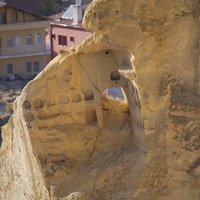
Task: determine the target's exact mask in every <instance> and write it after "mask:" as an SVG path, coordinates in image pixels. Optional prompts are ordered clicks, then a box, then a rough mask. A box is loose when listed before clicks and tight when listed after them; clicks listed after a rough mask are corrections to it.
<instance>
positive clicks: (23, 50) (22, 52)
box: [0, 45, 51, 58]
mask: <svg viewBox="0 0 200 200" xmlns="http://www.w3.org/2000/svg"><path fill="white" fill-rule="evenodd" d="M50 53H51V48H50V45H30V46H22V47H9V48H1V49H0V58H7V57H21V56H29V55H45V54H50Z"/></svg>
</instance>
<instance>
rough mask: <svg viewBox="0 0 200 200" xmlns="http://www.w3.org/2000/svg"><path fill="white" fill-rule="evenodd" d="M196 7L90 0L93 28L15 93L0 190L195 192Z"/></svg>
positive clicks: (111, 194) (37, 194)
mask: <svg viewBox="0 0 200 200" xmlns="http://www.w3.org/2000/svg"><path fill="white" fill-rule="evenodd" d="M199 13H200V12H199V3H198V1H197V0H196V1H195V0H194V1H189V0H188V1H185V0H178V1H172V0H163V1H159V0H148V1H146V0H144V1H134V0H94V1H93V2H92V3H91V4H90V6H89V7H88V9H87V12H86V14H85V18H84V22H83V24H84V26H85V27H86V29H88V30H90V31H93V32H94V34H93V35H91V36H90V37H89V38H87V39H86V40H85V41H84V42H83V43H82V44H80V45H79V46H76V47H72V48H70V49H67V50H66V51H62V52H61V53H60V55H59V56H57V57H56V58H55V59H54V60H52V61H51V62H50V63H49V64H48V66H47V67H46V68H45V69H44V70H43V71H42V72H41V73H40V74H39V75H38V76H37V77H36V78H35V79H34V80H33V81H31V82H29V84H28V85H27V86H26V87H25V89H24V90H23V92H22V94H21V96H20V97H18V98H17V100H16V101H15V104H14V108H15V111H14V115H13V116H12V117H11V119H10V121H9V123H8V124H7V125H6V126H4V128H3V143H2V146H1V150H0V179H1V184H0V191H1V192H0V199H59V200H61V199H65V200H69V199H80V200H88V199H91V200H97V199H102V200H103V199H105V200H107V199H113V200H114V199H120V200H121V199H130V200H132V199H135V200H136V199H137V200H145V199H148V200H149V199H152V200H155V199H163V200H164V199H165V200H171V199H181V200H184V199H187V200H188V199H195V200H198V199H199V198H200V189H199V187H198V186H199V184H200V180H199V179H200V178H199V173H200V167H199V166H200V161H199V160H200V157H199V153H200V145H199V142H200V136H199V134H200V126H199V119H200V112H199V104H200V96H199V91H200V89H199V87H200V84H199V77H200V72H199V68H200V67H199V47H198V44H199V24H198V22H199ZM133 63H134V64H133Z"/></svg>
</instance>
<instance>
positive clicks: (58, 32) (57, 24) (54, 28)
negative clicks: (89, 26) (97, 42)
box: [50, 0, 91, 58]
mask: <svg viewBox="0 0 200 200" xmlns="http://www.w3.org/2000/svg"><path fill="white" fill-rule="evenodd" d="M79 2H80V4H75V5H70V6H69V8H68V9H67V10H66V11H65V12H64V13H63V14H62V16H61V17H60V19H59V20H55V21H53V22H51V23H50V44H51V58H54V57H55V56H57V55H58V54H59V52H60V51H61V50H64V49H66V48H69V47H71V46H74V45H78V44H80V43H81V42H82V41H83V40H84V39H85V38H86V37H88V36H89V35H90V34H91V32H89V31H86V30H85V29H84V27H83V26H82V24H81V22H82V15H83V6H82V5H81V1H80V0H79ZM90 2H91V1H90ZM85 7H86V6H84V8H85Z"/></svg>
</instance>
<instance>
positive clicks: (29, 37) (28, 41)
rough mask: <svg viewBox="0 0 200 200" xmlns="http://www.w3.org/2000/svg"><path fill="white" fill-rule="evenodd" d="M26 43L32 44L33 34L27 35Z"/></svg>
mask: <svg viewBox="0 0 200 200" xmlns="http://www.w3.org/2000/svg"><path fill="white" fill-rule="evenodd" d="M26 45H32V35H31V34H28V35H27V36H26Z"/></svg>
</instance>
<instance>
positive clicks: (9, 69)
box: [7, 64, 13, 74]
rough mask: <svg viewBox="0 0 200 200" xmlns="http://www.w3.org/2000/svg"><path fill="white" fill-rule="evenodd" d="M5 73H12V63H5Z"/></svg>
mask: <svg viewBox="0 0 200 200" xmlns="http://www.w3.org/2000/svg"><path fill="white" fill-rule="evenodd" d="M7 73H8V74H12V73H13V65H12V64H7Z"/></svg>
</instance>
